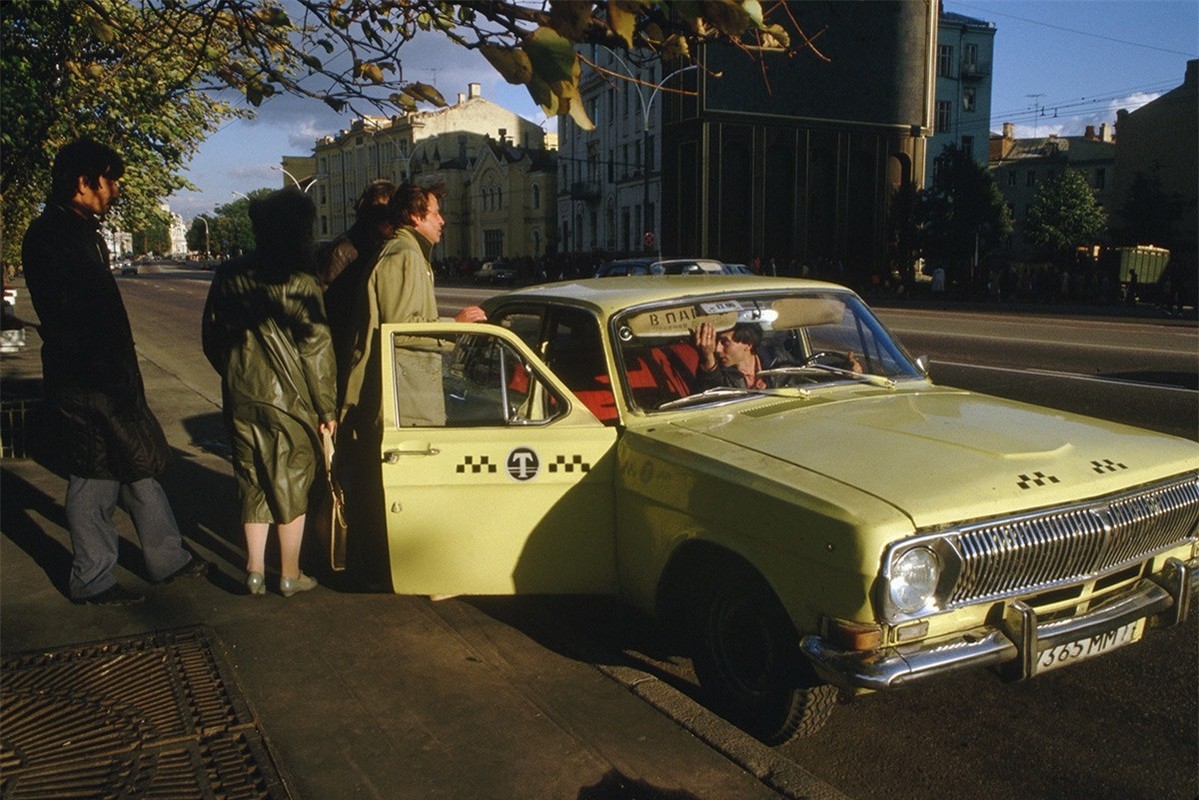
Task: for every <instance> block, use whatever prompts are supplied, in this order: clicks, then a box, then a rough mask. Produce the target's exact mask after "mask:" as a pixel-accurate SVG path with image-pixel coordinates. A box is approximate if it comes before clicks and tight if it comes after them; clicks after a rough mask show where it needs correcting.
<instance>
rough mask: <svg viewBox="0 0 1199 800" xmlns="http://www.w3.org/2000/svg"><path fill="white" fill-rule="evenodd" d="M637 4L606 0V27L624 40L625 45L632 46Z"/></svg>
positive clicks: (620, 0)
mask: <svg viewBox="0 0 1199 800" xmlns="http://www.w3.org/2000/svg"><path fill="white" fill-rule="evenodd" d="M638 6H639V4H637V3H627V2H622V0H608V27H609V28H611V29H612V32H613V33H615V34H616V35H617V36H619V37H620V38H621V39H623V40H624V44H625V47H630V48H631V47H632V46H633V34H634V33H635V32H636V30H637V12H638V10H639V8H638Z"/></svg>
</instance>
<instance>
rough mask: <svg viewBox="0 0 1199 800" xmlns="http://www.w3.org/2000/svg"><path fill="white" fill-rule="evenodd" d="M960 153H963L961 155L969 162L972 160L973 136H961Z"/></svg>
mask: <svg viewBox="0 0 1199 800" xmlns="http://www.w3.org/2000/svg"><path fill="white" fill-rule="evenodd" d="M962 153H963V155H965V156H966V158H969V159H971V160H973V159H974V137H973V136H963V137H962Z"/></svg>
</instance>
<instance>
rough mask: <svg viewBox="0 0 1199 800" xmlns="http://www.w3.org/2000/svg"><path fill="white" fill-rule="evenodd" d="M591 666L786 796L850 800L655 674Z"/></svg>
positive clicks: (796, 799) (617, 667)
mask: <svg viewBox="0 0 1199 800" xmlns="http://www.w3.org/2000/svg"><path fill="white" fill-rule="evenodd" d="M595 668H596V669H598V670H599V671H600V672H602V673H603V674H604V675H606V676H607V677H609V678H611V679H612V680H614V681H616V682H617V683H619V684H621V685H622V686H624V687H625V688H626V689H628V690H629V691H630V692H632V693H633V694H634V695H636V696H637V697H639V698H640V699H642V700H644V701H645V702H647V703H649V704H650V705H651V706H653V707H654V708H656V709H658V711H660V712H662V713H663V714H665V715H666V716H667V717H669V718H671V719H672V720H674V721H675V722H676V723H678V724H679V726H681V727H682V728H684V729H685V730H687V731H688V732H690V733H691V734H692V735H693V736H695V737H696V738H698V739H699V740H700V741H702V742H704V743H705V744H707V745H708V746H709V747H711V748H713V749H714V750H716V751H718V752H719V753H721V754H722V755H724V756H725V757H726V758H727V759H729V760H730V761H732V762H733V763H734V764H737V765H738V766H739V767H741V768H742V769H744V770H745V771H746V772H748V773H750V774H751V775H753V776H754V777H756V778H757V779H758V780H759V781H761V782H762V783H763V784H765V785H766V786H768V787H770V788H771V789H773V790H775V791H776V792H779V793H780V794H782V795H783V796H784V797H787V798H790V799H791V800H852V798H850V796H849V795H847V794H844V793H842V792H840V791H839V790H837V789H836V788H834V787H833V786H831V785H829V784H827V783H825V782H824V781H822V780H820V779H819V778H817V777H816V776H815V775H813V774H812V773H810V772H808V771H807V770H805V769H804V768H803V767H801V766H799V765H798V764H796V763H795V762H794V761H791V760H790V759H788V758H786V757H784V756H782V755H780V754H779V753H777V752H776V751H775V750H774V749H773V748H770V747H768V746H766V745H764V744H762V743H760V742H759V741H757V740H756V739H754V738H753V737H752V736H750V735H749V734H747V733H745V732H744V731H742V730H741V729H740V728H738V727H737V726H735V725H733V724H732V723H731V722H728V721H726V720H724V719H722V718H721V717H719V716H717V715H716V714H714V713H712V712H711V711H709V710H708V709H706V708H704V707H703V706H702V705H700V704H699V703H697V702H695V701H694V700H692V699H691V698H690V697H687V696H686V695H684V694H683V693H682V692H680V691H678V690H677V689H675V688H674V687H672V686H670V685H669V684H666V683H664V682H662V681H660V680H658V679H657V678H655V677H654V676H652V675H649V674H648V673H645V672H642V671H641V670H639V669H635V668H633V667H623V666H612V665H605V664H596V665H595Z"/></svg>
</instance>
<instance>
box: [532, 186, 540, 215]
mask: <svg viewBox="0 0 1199 800" xmlns="http://www.w3.org/2000/svg"><path fill="white" fill-rule="evenodd" d="M533 208H534V209H538V208H541V187H540V186H538V185H537V184H533Z"/></svg>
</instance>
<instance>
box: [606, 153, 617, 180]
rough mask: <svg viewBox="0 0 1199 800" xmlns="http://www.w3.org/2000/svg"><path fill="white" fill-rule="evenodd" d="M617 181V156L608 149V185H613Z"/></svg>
mask: <svg viewBox="0 0 1199 800" xmlns="http://www.w3.org/2000/svg"><path fill="white" fill-rule="evenodd" d="M615 180H616V156H615V155H613V153H612V149H611V148H609V149H608V183H613V182H615Z"/></svg>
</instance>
